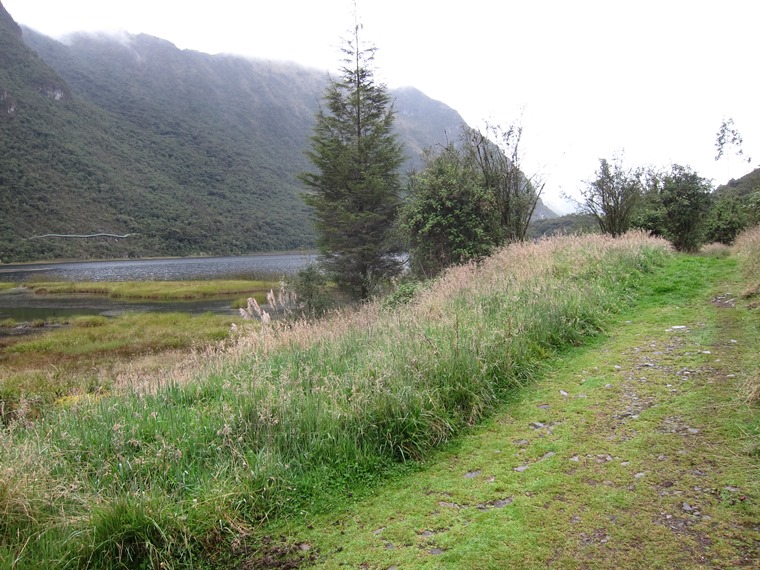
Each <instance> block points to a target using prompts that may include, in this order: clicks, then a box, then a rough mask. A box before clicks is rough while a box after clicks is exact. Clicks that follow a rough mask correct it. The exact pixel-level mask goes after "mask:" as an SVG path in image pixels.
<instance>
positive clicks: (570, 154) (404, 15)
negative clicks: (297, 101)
mask: <svg viewBox="0 0 760 570" xmlns="http://www.w3.org/2000/svg"><path fill="white" fill-rule="evenodd" d="M0 1H2V4H3V5H4V6H5V8H6V9H7V10H8V12H10V14H11V16H13V18H14V19H15V20H16V21H17V22H19V23H22V24H25V25H27V26H29V27H31V28H33V29H35V30H37V31H39V32H42V33H44V34H47V35H50V36H53V37H61V36H62V35H64V34H66V33H70V32H74V31H80V30H92V31H95V30H106V31H118V30H126V31H127V32H130V33H133V34H137V33H146V34H151V35H154V36H158V37H161V38H164V39H167V40H169V41H171V42H173V43H174V44H175V45H177V47H179V48H182V49H195V50H199V51H204V52H208V53H220V52H225V53H234V54H241V55H246V56H252V57H257V58H266V59H278V60H287V61H295V62H298V63H302V64H304V65H308V66H310V67H316V68H318V69H324V70H325V71H330V72H335V71H336V70H337V68H338V65H339V59H340V57H339V53H338V48H339V46H340V43H341V38H342V37H345V36H346V35H347V30H349V29H350V28H351V27H352V25H353V22H354V16H353V5H354V2H352V1H351V0H266V1H260V0H245V1H244V0H211V1H204V2H201V1H195V0H176V1H175V0H0ZM356 4H357V7H358V13H359V16H360V20H361V22H362V23H363V25H364V37H365V38H366V39H367V40H369V41H371V42H372V43H374V44H375V45H376V46H377V48H378V52H377V57H376V64H377V67H378V69H377V77H378V78H379V79H380V80H381V81H383V82H385V83H387V84H388V85H389V86H390V87H400V86H404V85H412V86H414V87H416V88H418V89H420V90H422V91H423V92H425V93H426V94H427V95H428V96H430V97H433V98H434V99H438V100H440V101H443V102H444V103H446V104H447V105H449V106H451V107H453V108H454V109H456V110H457V111H459V112H460V114H461V115H462V116H463V117H464V119H465V120H466V121H467V122H468V123H469V124H470V125H472V126H477V127H482V125H483V124H484V122H485V121H489V122H492V123H497V124H501V125H503V126H507V125H509V124H510V123H512V122H515V121H518V120H521V122H522V125H523V127H524V135H523V151H524V153H523V154H524V158H523V161H522V162H523V167H524V170H526V171H527V173H528V174H532V173H540V174H542V175H543V176H544V177H545V179H546V181H547V186H546V191H545V196H544V199H545V201H546V202H547V203H548V204H549V205H550V206H553V207H555V209H560V208H562V206H561V205H560V203H559V196H560V195H561V193H562V192H565V193H569V194H573V193H575V192H576V191H577V188H578V187H579V186H580V185H582V184H583V181H584V180H590V179H592V178H593V175H594V171H595V170H596V168H597V167H598V159H599V158H601V157H607V158H609V157H611V156H612V155H613V153H615V152H618V151H624V156H625V162H626V163H627V164H628V165H631V166H634V165H654V166H668V165H670V164H671V163H677V164H682V165H689V166H691V167H692V168H694V169H695V170H697V171H698V172H699V173H700V174H701V175H702V176H705V177H707V178H709V179H712V180H713V181H714V182H715V183H716V184H717V183H724V182H726V181H727V180H728V179H729V178H731V177H735V178H738V177H739V176H742V175H744V174H746V173H747V172H749V171H750V170H751V169H752V168H754V167H755V166H757V164H756V163H757V162H760V107H759V106H758V101H760V80H758V78H757V74H758V65H759V64H760V61H758V55H760V49H758V45H759V44H758V35H757V25H758V21H759V17H760V2H757V1H756V0H720V1H717V0H713V1H693V0H692V1H677V0H654V1H652V0H636V1H632V0H626V1H622V0H600V1H591V0H572V1H570V0H545V1H540V0H522V1H520V2H514V1H511V0H467V1H457V2H455V1H453V0H452V1H449V2H446V1H445V0H357V1H356ZM729 117H730V118H733V120H734V123H735V126H736V128H737V129H738V130H739V132H740V133H741V135H742V136H743V138H744V145H743V146H744V153H745V155H749V156H751V157H753V162H752V163H751V164H747V163H746V162H742V161H741V160H740V159H739V158H736V157H733V158H731V157H729V158H728V159H722V160H721V161H719V162H716V161H715V160H714V157H715V137H716V133H717V131H718V128H719V126H720V123H721V121H722V120H723V119H724V118H729Z"/></svg>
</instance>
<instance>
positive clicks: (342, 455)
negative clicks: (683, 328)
mask: <svg viewBox="0 0 760 570" xmlns="http://www.w3.org/2000/svg"><path fill="white" fill-rule="evenodd" d="M669 255H670V254H669V253H668V251H667V249H666V247H665V246H664V244H663V243H662V242H659V241H656V240H649V239H647V238H644V237H642V236H628V237H627V238H625V239H619V240H610V239H606V238H602V237H600V236H591V237H587V238H583V239H578V238H561V239H556V240H551V241H546V242H541V243H539V244H524V245H519V246H514V247H510V248H507V249H506V250H504V251H503V252H500V253H499V254H497V255H496V256H494V257H492V258H491V259H489V260H487V261H486V262H485V263H483V264H482V265H480V266H477V267H476V266H470V267H461V268H456V269H454V270H452V271H450V272H449V273H448V274H447V275H446V276H444V277H443V278H442V279H441V280H439V281H438V282H437V283H436V285H435V287H432V288H430V289H426V290H424V291H423V292H422V293H421V294H420V295H419V296H418V297H417V298H416V299H415V301H413V302H412V303H411V304H409V305H405V306H403V307H402V308H399V309H397V310H388V309H383V308H382V306H381V305H379V304H374V305H369V306H366V307H364V308H362V309H361V310H359V311H356V312H350V313H349V312H347V313H343V314H341V315H339V316H337V317H336V318H333V319H329V320H324V321H319V322H316V323H287V324H285V325H282V326H276V325H273V326H270V327H265V328H263V329H261V330H260V331H258V332H253V333H251V334H248V335H243V336H241V337H240V338H239V342H238V345H237V346H236V347H234V348H231V349H228V350H227V352H226V353H225V354H224V355H222V356H221V357H207V356H205V355H204V356H202V357H200V358H196V359H194V360H192V361H191V363H190V366H191V367H193V368H194V369H195V376H194V377H193V376H189V377H184V378H182V381H174V382H169V383H165V384H161V383H157V384H155V385H154V386H152V388H151V389H150V390H147V391H144V390H141V391H138V392H136V393H135V394H132V395H130V394H127V395H121V396H118V397H116V396H114V397H107V396H106V397H99V398H97V399H96V400H95V401H92V402H88V401H81V402H79V403H78V405H76V406H74V407H68V408H64V409H60V410H56V411H51V412H48V413H47V414H45V415H44V416H43V417H42V418H39V419H37V420H36V421H33V422H29V423H28V424H24V425H21V424H19V423H18V422H17V423H15V424H13V425H11V426H10V427H8V428H6V430H10V431H12V433H13V437H12V438H6V439H4V442H6V443H5V444H4V446H3V447H2V449H0V453H1V454H2V455H0V466H2V468H6V466H12V468H11V469H12V471H11V472H10V473H11V475H9V476H8V477H7V479H6V483H5V487H4V489H3V493H4V494H5V497H6V499H5V500H4V502H3V504H4V505H6V507H5V509H6V512H8V513H9V516H8V517H6V519H5V521H6V522H5V523H4V524H5V527H4V528H2V529H0V537H2V538H0V540H2V544H3V545H4V548H5V549H6V553H9V555H10V556H12V557H16V556H19V555H23V557H24V560H29V561H30V564H33V561H34V560H43V559H45V557H51V556H53V555H54V554H46V552H48V551H51V552H54V553H57V554H55V556H59V557H60V558H61V559H63V560H66V561H68V563H71V564H74V563H81V564H85V565H87V564H89V565H94V566H97V567H118V566H119V565H122V566H128V567H135V566H140V565H150V564H153V565H158V564H162V565H165V566H172V567H198V565H200V564H201V562H200V560H205V561H207V562H209V563H210V561H219V560H220V559H219V556H222V555H225V556H228V558H226V562H231V559H232V558H234V557H235V556H237V553H236V551H235V550H234V548H233V546H234V545H235V544H244V543H245V537H246V536H248V535H249V534H250V533H251V532H252V531H253V529H255V528H256V527H257V526H259V525H260V524H262V522H264V521H268V520H269V521H271V520H272V519H274V518H279V517H293V516H297V515H298V513H301V512H308V513H314V512H319V511H325V510H329V509H330V508H333V506H334V504H335V503H337V504H341V503H342V502H343V501H344V500H345V493H346V491H347V490H349V489H354V488H356V489H362V488H366V486H367V484H368V481H369V482H372V481H380V480H382V479H383V478H384V477H387V476H388V474H389V473H391V472H396V471H397V470H398V466H399V465H400V464H403V463H404V462H406V464H407V465H417V464H416V463H414V462H413V461H412V460H422V459H424V458H426V457H428V456H429V454H430V453H431V451H432V450H433V449H435V448H437V447H440V446H441V445H445V444H446V443H447V442H450V441H452V440H453V439H455V438H456V437H457V436H458V435H460V434H462V433H466V432H467V431H468V430H470V429H471V428H472V426H473V425H476V424H477V423H478V422H480V421H482V420H483V419H485V418H488V417H490V416H491V415H492V414H493V413H494V412H495V410H497V409H498V408H499V407H500V406H501V405H502V404H503V402H504V401H505V400H508V399H510V398H513V397H514V395H515V394H520V393H522V390H524V388H523V386H525V385H527V383H528V382H531V381H533V380H534V379H535V378H537V377H538V376H539V375H540V373H541V372H542V371H543V370H544V369H545V366H546V362H548V361H549V360H548V359H550V358H552V357H553V355H555V354H556V353H557V351H562V350H565V349H566V348H568V347H571V346H578V345H581V344H582V343H584V342H586V341H587V340H588V339H589V338H592V337H594V336H595V335H598V334H599V332H600V331H602V330H603V329H604V328H605V327H606V326H607V325H608V323H609V322H610V318H611V315H613V314H614V313H616V312H617V311H619V310H621V309H622V308H624V307H626V306H628V304H629V303H630V302H631V300H632V299H633V297H634V296H635V294H636V291H637V290H638V288H639V287H640V286H641V281H642V279H643V277H644V275H645V274H646V273H647V272H650V271H654V270H655V269H656V268H657V267H658V266H659V265H661V264H662V263H664V262H665V261H666V260H667V259H668V257H669ZM91 329H95V330H97V327H91ZM104 342H107V339H104ZM30 473H34V476H33V477H31V476H30ZM56 489H72V491H71V492H69V491H67V492H64V493H60V492H57V491H56ZM20 536H27V537H34V540H33V541H29V542H28V543H23V544H22V543H21V541H19V538H18V537H20Z"/></svg>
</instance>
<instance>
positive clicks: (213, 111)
mask: <svg viewBox="0 0 760 570" xmlns="http://www.w3.org/2000/svg"><path fill="white" fill-rule="evenodd" d="M328 82H329V77H328V74H327V73H326V72H324V71H320V70H314V69H309V68H304V67H302V66H299V65H296V64H288V63H280V62H277V63H275V62H270V61H262V60H251V59H246V58H242V57H236V56H229V55H209V54H204V53H200V52H196V51H191V50H180V49H178V48H176V47H175V46H174V45H173V44H172V43H170V42H168V41H165V40H162V39H159V38H155V37H151V36H148V35H143V34H141V35H136V36H135V35H127V34H124V35H122V36H118V37H117V36H107V35H102V34H78V35H74V36H71V37H69V38H67V40H66V42H65V43H63V42H60V41H56V40H53V39H51V38H49V37H46V36H44V35H41V34H39V33H37V32H34V31H32V30H30V29H26V28H20V27H19V26H18V25H16V23H15V22H14V21H13V19H12V18H11V17H10V15H9V14H8V13H7V12H6V11H5V10H4V9H3V8H2V5H1V4H0V211H2V216H1V217H0V260H2V261H4V262H7V261H13V260H31V259H43V258H46V259H54V258H62V257H76V258H87V257H132V256H136V257H137V256H139V257H143V256H161V255H198V254H238V253H249V252H257V251H275V250H292V249H301V248H311V247H313V244H314V241H315V235H314V231H313V228H312V225H311V222H310V218H309V211H308V209H307V207H306V206H305V205H304V203H303V201H302V200H301V198H300V193H301V192H303V191H304V188H303V185H302V184H301V183H300V182H299V181H298V180H297V174H298V173H299V172H302V171H305V170H309V169H310V168H311V165H310V163H309V162H308V160H307V158H306V156H305V154H304V151H305V150H306V149H307V148H308V146H309V137H310V136H311V134H312V128H313V125H314V116H315V113H316V112H317V110H318V109H319V105H320V101H321V98H322V93H323V91H324V89H325V87H326V86H327V85H328ZM391 95H392V97H393V98H394V99H395V103H394V105H395V110H396V113H397V121H396V128H397V132H398V134H399V137H400V139H401V140H402V142H403V143H404V145H405V148H406V151H407V155H408V156H409V160H408V162H407V164H406V168H407V169H412V168H419V166H420V156H421V151H422V149H424V148H426V147H430V146H433V145H435V144H438V143H445V141H446V139H447V136H448V137H451V136H452V133H457V132H458V130H459V128H460V125H461V124H462V123H463V120H462V118H461V117H460V115H459V114H458V113H457V112H456V111H454V110H453V109H451V108H450V107H448V106H446V105H445V104H443V103H441V102H438V101H434V100H432V99H430V98H429V97H427V96H425V95H424V94H423V93H421V92H420V91H418V90H416V89H413V88H404V89H399V90H395V91H392V92H391ZM94 233H109V234H119V235H124V234H130V237H128V238H126V239H113V238H97V239H87V240H84V239H76V240H73V239H51V238H39V239H29V238H32V237H34V236H40V235H44V234H94Z"/></svg>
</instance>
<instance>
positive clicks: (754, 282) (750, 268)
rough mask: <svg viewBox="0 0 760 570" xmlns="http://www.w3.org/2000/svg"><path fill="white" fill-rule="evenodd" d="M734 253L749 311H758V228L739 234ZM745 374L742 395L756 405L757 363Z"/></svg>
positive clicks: (759, 387)
mask: <svg viewBox="0 0 760 570" xmlns="http://www.w3.org/2000/svg"><path fill="white" fill-rule="evenodd" d="M734 251H735V253H736V256H737V257H738V258H739V262H740V263H741V267H742V272H743V273H744V277H745V280H746V282H747V287H746V288H745V290H744V293H743V296H744V297H745V298H747V299H749V300H750V303H749V307H750V309H753V310H755V311H757V310H760V301H759V300H757V297H758V295H760V226H755V227H754V228H751V229H749V230H747V231H745V232H743V233H741V234H740V235H739V237H737V238H736V242H735V243H734ZM755 330H756V331H757V333H758V334H760V324H758V323H757V321H755ZM755 360H756V359H755ZM747 372H748V379H747V382H746V383H745V387H744V393H745V395H746V399H747V401H748V402H750V403H751V404H754V405H756V404H758V403H759V402H760V368H758V365H757V362H754V364H750V365H749V367H748V370H747Z"/></svg>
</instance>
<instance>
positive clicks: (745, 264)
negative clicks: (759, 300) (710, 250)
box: [734, 226, 760, 297]
mask: <svg viewBox="0 0 760 570" xmlns="http://www.w3.org/2000/svg"><path fill="white" fill-rule="evenodd" d="M734 251H735V252H736V255H737V257H738V258H739V260H740V263H741V265H742V271H743V272H744V276H745V277H746V278H747V282H748V284H749V286H748V287H747V289H746V291H745V292H744V296H745V297H752V296H755V295H758V294H760V226H755V227H754V228H751V229H749V230H746V231H744V232H742V233H741V234H740V235H739V236H738V237H737V238H736V242H735V243H734Z"/></svg>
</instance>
